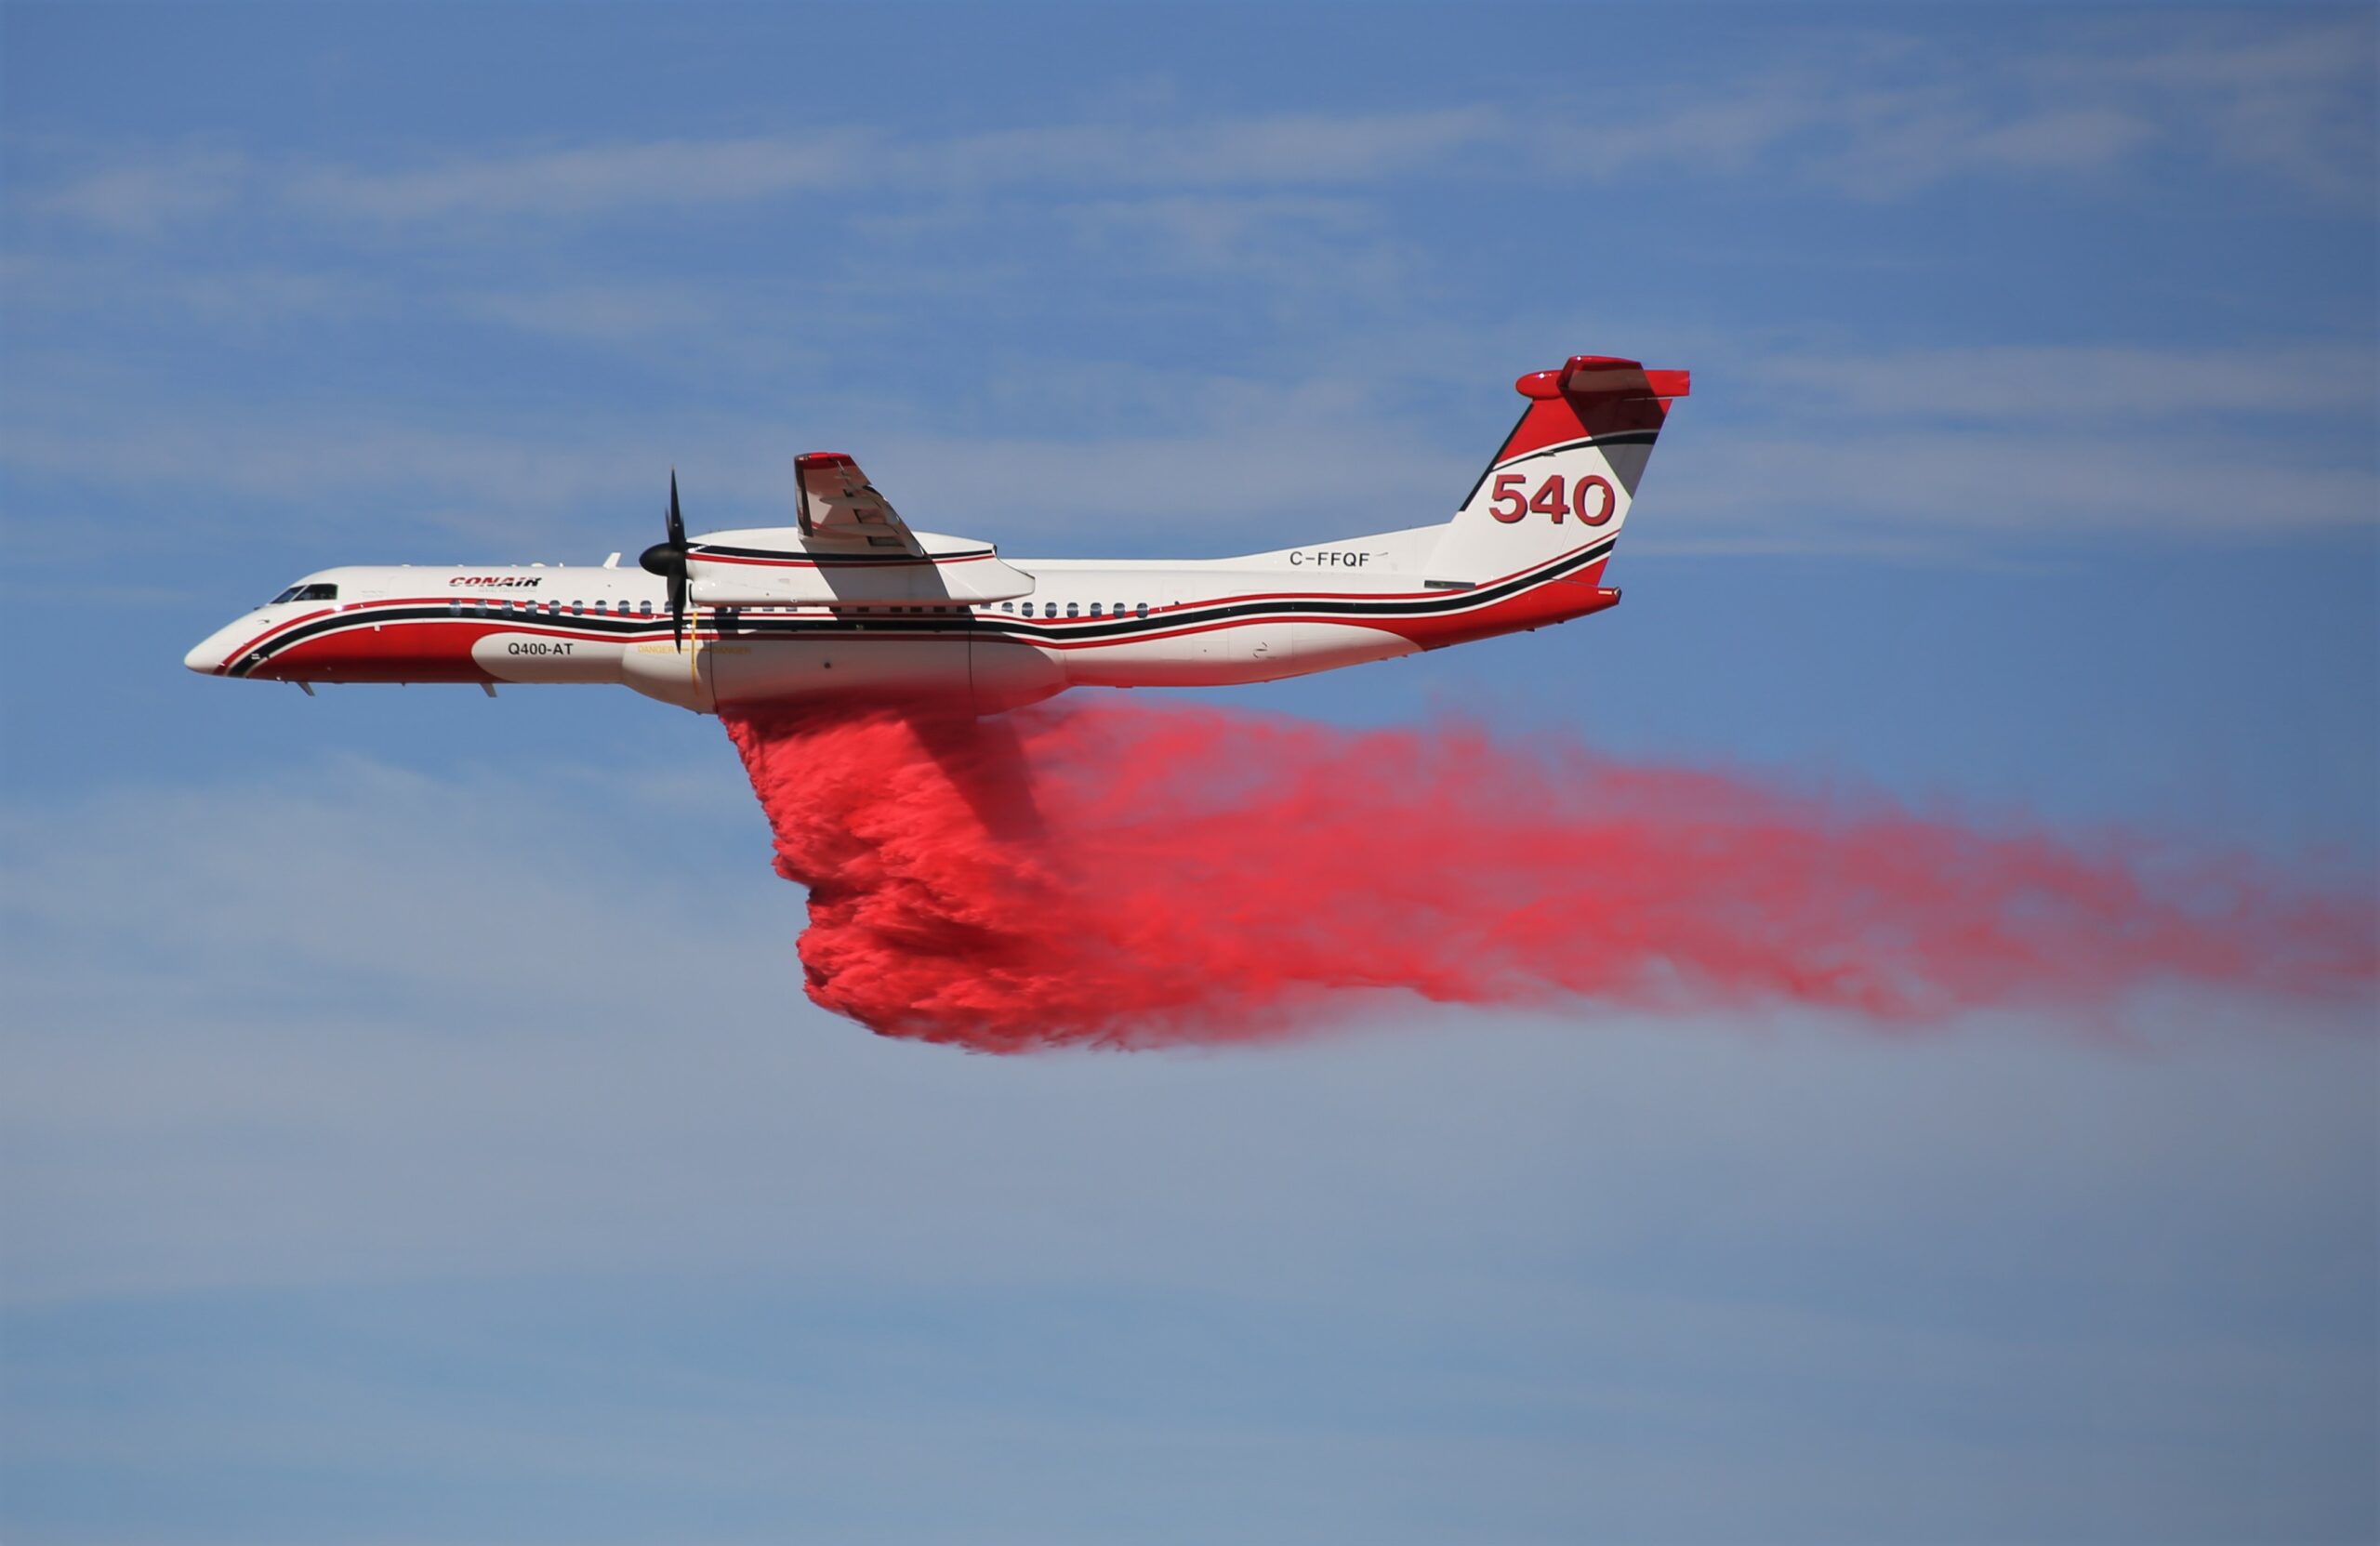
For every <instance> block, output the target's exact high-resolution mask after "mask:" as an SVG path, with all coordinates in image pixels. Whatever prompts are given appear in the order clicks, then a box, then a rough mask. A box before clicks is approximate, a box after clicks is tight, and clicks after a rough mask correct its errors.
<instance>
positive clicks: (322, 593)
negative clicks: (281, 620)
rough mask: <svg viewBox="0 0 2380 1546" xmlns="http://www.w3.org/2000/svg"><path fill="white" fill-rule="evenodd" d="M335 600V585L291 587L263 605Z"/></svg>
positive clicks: (336, 592)
mask: <svg viewBox="0 0 2380 1546" xmlns="http://www.w3.org/2000/svg"><path fill="white" fill-rule="evenodd" d="M337 600H338V587H337V586H335V585H321V584H316V585H293V586H291V587H290V588H288V589H286V590H284V591H283V592H282V593H281V594H280V595H278V596H275V597H274V598H273V599H272V600H271V601H267V602H266V603H265V605H267V606H279V605H281V604H282V603H283V602H284V601H337Z"/></svg>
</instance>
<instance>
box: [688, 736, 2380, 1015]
mask: <svg viewBox="0 0 2380 1546" xmlns="http://www.w3.org/2000/svg"><path fill="white" fill-rule="evenodd" d="M727 726H728V732H729V733H730V734H731V735H732V736H733V737H734V741H735V745H736V748H737V750H738V751H740V752H741V753H742V754H743V757H744V762H745V766H746V768H747V771H748V772H749V773H751V777H752V786H753V788H754V789H755V790H756V791H757V792H758V793H759V795H760V802H761V804H762V805H763V806H764V807H765V808H766V810H767V813H768V817H769V825H770V827H771V829H772V831H773V833H774V838H775V842H776V855H777V858H776V868H777V872H778V873H779V874H781V875H783V876H784V877H785V878H786V879H789V880H795V881H799V882H800V883H801V884H802V885H804V886H806V887H808V888H809V890H810V929H809V931H808V932H806V933H805V934H804V935H803V936H802V939H801V960H802V965H803V967H804V969H805V971H806V974H807V981H808V987H809V992H810V997H811V998H813V999H814V1000H815V1001H816V1002H817V1003H819V1004H820V1005H822V1006H823V1007H825V1008H826V1009H829V1010H832V1011H835V1012H837V1013H839V1014H844V1015H848V1016H850V1017H851V1018H853V1019H854V1020H857V1021H859V1022H860V1023H861V1024H865V1025H867V1026H869V1027H870V1028H872V1029H874V1030H876V1031H878V1032H880V1033H882V1034H884V1035H887V1036H900V1037H920V1038H923V1039H926V1040H930V1041H943V1042H954V1043H957V1044H959V1045H961V1046H964V1047H969V1048H973V1049H976V1050H984V1051H997V1052H1012V1051H1023V1050H1031V1049H1035V1048H1044V1047H1051V1046H1057V1045H1062V1044H1104V1045H1110V1046H1129V1047H1146V1046H1156V1045H1162V1044H1167V1043H1173V1042H1183V1041H1207V1042H1211V1041H1223V1040H1234V1039H1243V1038H1257V1037H1272V1036H1277V1035H1280V1034H1283V1033H1286V1032H1289V1031H1292V1030H1295V1029H1297V1028H1298V1027H1300V1026H1302V1025H1309V1024H1315V1023H1316V1022H1318V1021H1320V1020H1323V1019H1325V1018H1327V1017H1328V1015H1329V1012H1330V1004H1329V1000H1330V998H1331V996H1332V995H1334V994H1337V993H1341V992H1343V991H1344V990H1347V989H1351V988H1401V989H1404V990H1407V991H1408V992H1411V993H1416V994H1419V995H1421V997H1423V998H1431V999H1435V1000H1439V1001H1443V1002H1451V1003H1463V1004H1525V1003H1541V1002H1545V1001H1549V1000H1554V999H1558V998H1593V999H1600V1000H1603V1001H1606V1002H1609V1003H1618V1004H1625V1005H1632V1006H1639V1007H1655V1008H1667V1009H1676V1010H1700V1009H1722V1008H1736V1007H1746V1006H1763V1005H1803V1006H1812V1007H1818V1008H1825V1009H1837V1010H1849V1011H1858V1012H1859V1013H1861V1014H1864V1015H1867V1016H1870V1017H1872V1018H1873V1019H1875V1020H1878V1021H1882V1022H1887V1023H1902V1024H1915V1023H1922V1022H1925V1021H1931V1020H1939V1019H1941V1018H1943V1017H1946V1016H1949V1015H1952V1014H1955V1013H1957V1012H1959V1011H1964V1010H1971V1009H1980V1008H1989V1007H2002V1006H2024V1005H2031V1006H2045V1007H2050V1008H2056V1009H2061V1010H2067V1011H2106V1010H2108V1009H2109V1008H2111V1007H2112V1006H2113V1005H2114V1004H2115V1003H2116V1001H2117V1000H2118V999H2120V998H2122V996H2123V995H2124V994H2126V993H2127V992H2129V991H2131V990H2133V989H2135V988H2138V987H2141V986H2144V985H2147V984H2152V983H2156V982H2161V981H2185V982H2198V983H2202V984H2222V985H2227V986H2244V987H2254V988H2260V989H2267V990H2273V991H2281V992H2290V993H2310V994H2347V993H2361V992H2365V991H2368V990H2369V988H2370V986H2371V984H2372V983H2373V977H2374V974H2375V970H2380V949H2376V948H2375V943H2374V941H2375V916H2374V910H2373V906H2372V905H2371V904H2370V903H2369V902H2368V901H2359V900H2355V899H2352V898H2348V897H2344V896H2340V895H2335V894H2324V893H2321V892H2312V891H2307V890H2306V889H2304V888H2302V887H2293V886H2291V885H2289V884H2286V883H2284V882H2283V881H2281V879H2277V878H2276V877H2275V876H2274V875H2272V874H2271V873H2270V872H2269V871H2268V870H2267V869H2265V868H2263V867H2260V866H2258V865H2254V864H2253V863H2251V862H2249V861H2247V860H2244V859H2238V858H2231V859H2225V858H2214V857H2207V856H2203V855H2201V856H2192V855H2190V854H2188V853H2182V852H2174V851H2171V850H2170V849H2167V848H2164V847H2161V846H2158V845H2153V844H2149V843H2144V842H2142V841H2139V840H2137V839H2120V838H2114V837H2109V838H2105V839H2098V840H2094V841H2091V842H2077V841H2074V840H2072V839H2056V838H2052V837H2049V836H2047V835H2043V834H2038V833H2033V834H2025V833H2016V834H2010V833H1996V834H1995V833H1987V832H1983V831H1978V830H1974V829H1971V828H1969V827H1966V826H1960V825H1957V824H1954V823H1950V822H1946V821H1941V820H1937V819H1932V818H1928V817H1923V816H1918V815H1914V814H1911V813H1909V812H1908V811H1906V810H1903V809H1899V808H1897V807H1895V806H1892V805H1890V804H1888V803H1885V802H1883V801H1881V800H1877V799H1868V800H1864V801H1859V802H1850V803H1847V802H1844V801H1839V800H1826V799H1813V798H1809V797H1805V796H1802V795H1796V794H1792V793H1788V792H1785V791H1782V790H1780V789H1778V788H1772V787H1768V786H1764V785H1762V784H1760V783H1759V782H1757V781H1754V780H1752V779H1748V778H1745V777H1741V776H1738V775H1730V774H1721V773H1707V772H1697V771H1693V770H1689V769H1684V768H1671V767H1659V766H1653V765H1648V764H1643V763H1632V762H1623V761H1618V760H1612V759H1609V758H1606V757H1601V756H1597V755H1595V754H1593V753H1592V752H1589V751H1587V750H1584V749H1582V748H1580V747H1575V746H1570V747H1560V746H1557V747H1514V746H1512V745H1508V744H1503V743H1500V742H1498V741H1496V740H1494V739H1491V738H1490V737H1489V736H1488V735H1487V734H1485V733H1482V732H1480V731H1477V730H1475V729H1468V728H1460V727H1449V726H1437V727H1433V728H1430V729H1426V730H1390V731H1375V732H1368V733H1356V732H1351V731H1345V730H1337V729H1330V728H1327V727H1323V726H1318V725H1313V724H1307V723H1302V722H1298V721H1294V720H1283V719H1277V718H1273V717H1269V716H1263V715H1255V714H1248V713H1239V712H1228V711H1224V710H1220V709H1212V708H1191V709H1165V710H1153V709H1146V708H1140V707H1131V706H1129V705H1117V706H1101V707H1095V708H1083V707H1053V708H1042V709H1036V710H1030V711H1026V712H1025V713H1020V714H1015V715H1011V716H1009V717H1007V718H1006V719H1003V720H985V721H982V722H980V723H979V722H976V721H973V720H963V719H929V718H903V717H900V716H897V715H892V714H882V715H874V716H868V717H863V718H849V717H841V718H837V717H823V716H798V715H786V716H776V717H768V718H758V719H752V718H730V719H729V720H727Z"/></svg>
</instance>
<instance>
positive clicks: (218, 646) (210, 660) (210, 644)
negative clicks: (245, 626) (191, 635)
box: [182, 623, 239, 676]
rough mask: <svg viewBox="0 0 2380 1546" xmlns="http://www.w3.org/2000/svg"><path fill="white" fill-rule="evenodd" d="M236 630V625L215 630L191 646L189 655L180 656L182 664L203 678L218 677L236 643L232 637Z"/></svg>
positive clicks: (237, 626) (237, 627)
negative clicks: (200, 674) (203, 676)
mask: <svg viewBox="0 0 2380 1546" xmlns="http://www.w3.org/2000/svg"><path fill="white" fill-rule="evenodd" d="M238 629H239V625H238V624H237V623H232V624H229V625H227V626H225V627H223V628H217V629H216V630H215V631H214V632H213V633H210V634H208V635H207V636H206V637H205V638H204V639H202V640H200V641H198V642H197V643H196V644H195V645H193V646H192V649H191V652H190V654H186V655H184V656H182V664H183V665H185V666H187V667H190V668H191V669H192V670H193V671H197V672H200V673H202V674H203V675H205V676H217V675H219V674H220V673H221V672H222V669H223V667H224V666H225V664H226V663H227V662H226V656H228V655H229V654H231V649H232V646H233V645H235V644H236V643H237V642H238V641H237V640H236V639H234V638H233V637H232V635H233V634H234V633H236V632H237V631H238Z"/></svg>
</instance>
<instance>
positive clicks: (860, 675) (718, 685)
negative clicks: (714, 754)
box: [705, 634, 970, 708]
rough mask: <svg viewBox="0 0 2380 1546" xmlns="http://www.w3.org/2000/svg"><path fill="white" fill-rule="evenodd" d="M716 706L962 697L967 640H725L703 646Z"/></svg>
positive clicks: (965, 685)
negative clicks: (859, 699)
mask: <svg viewBox="0 0 2380 1546" xmlns="http://www.w3.org/2000/svg"><path fill="white" fill-rule="evenodd" d="M705 653H706V654H707V655H708V656H709V658H710V662H711V671H712V679H713V681H714V683H715V692H716V699H717V704H718V706H719V707H721V708H738V707H752V706H756V705H760V704H767V703H787V702H798V701H802V700H807V699H840V698H853V697H872V698H893V699H908V698H918V697H943V696H949V697H954V698H965V697H967V696H968V695H969V694H970V684H969V675H968V667H967V639H966V636H965V635H963V634H961V635H953V636H950V637H945V638H937V639H871V638H866V637H864V636H861V637H845V638H830V639H730V640H726V641H721V642H719V643H717V644H713V645H711V646H709V647H708V648H707V650H706V651H705Z"/></svg>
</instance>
